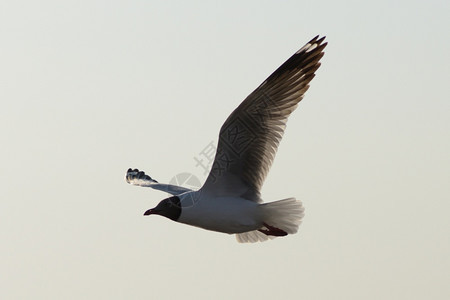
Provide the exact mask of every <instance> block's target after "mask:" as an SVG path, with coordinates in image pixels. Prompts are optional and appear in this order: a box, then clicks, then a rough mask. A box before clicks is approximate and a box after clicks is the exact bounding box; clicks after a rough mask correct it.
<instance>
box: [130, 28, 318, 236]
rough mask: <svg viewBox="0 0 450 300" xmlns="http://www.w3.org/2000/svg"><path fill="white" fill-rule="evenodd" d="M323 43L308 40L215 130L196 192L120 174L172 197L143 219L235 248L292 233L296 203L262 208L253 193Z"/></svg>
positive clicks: (297, 217)
mask: <svg viewBox="0 0 450 300" xmlns="http://www.w3.org/2000/svg"><path fill="white" fill-rule="evenodd" d="M324 39H325V37H322V38H319V36H316V37H314V38H313V39H312V40H311V41H309V42H308V43H307V44H306V45H305V46H303V47H302V48H301V49H300V50H298V51H297V52H295V53H294V55H292V56H291V57H290V58H289V59H288V60H287V61H286V62H285V63H284V64H282V65H281V66H280V67H279V68H278V69H277V70H276V71H275V72H273V73H272V74H271V75H270V76H269V77H268V78H267V79H266V80H265V81H264V82H263V83H262V84H261V85H260V86H259V87H257V88H256V90H254V91H253V92H252V93H251V94H250V95H249V96H248V97H247V98H246V99H245V100H244V101H243V102H242V103H241V104H240V105H239V106H238V107H237V108H236V109H235V110H234V111H233V112H232V113H231V115H230V116H229V117H228V119H227V120H226V121H225V123H224V124H223V125H222V127H221V129H220V132H219V141H218V145H217V150H216V155H215V158H214V162H213V164H212V167H211V171H210V173H209V175H208V177H207V179H206V181H205V183H204V184H203V186H202V187H201V188H200V189H199V190H197V191H194V190H191V189H188V188H185V187H182V186H176V185H172V184H162V183H159V182H157V181H156V180H154V179H152V178H151V177H150V176H148V175H146V174H145V173H144V172H142V171H140V170H138V169H131V168H130V169H128V171H127V174H126V177H125V179H126V181H127V182H128V183H130V184H133V185H137V186H142V187H151V188H154V189H157V190H161V191H164V192H167V193H169V194H171V195H172V196H171V197H169V198H166V199H164V200H162V201H161V202H159V204H158V205H157V206H156V207H155V208H152V209H149V210H147V211H146V212H145V213H144V215H160V216H164V217H167V218H169V219H171V220H173V221H176V222H179V223H184V224H188V225H192V226H196V227H200V228H203V229H207V230H212V231H218V232H223V233H228V234H236V239H237V241H238V242H241V243H245V242H257V241H265V240H268V239H272V238H274V237H280V236H286V235H288V234H294V233H296V232H297V231H298V227H299V225H300V223H301V221H302V218H303V216H304V208H303V205H302V203H301V201H299V200H296V199H295V198H288V199H283V200H278V201H274V202H269V203H263V201H262V198H261V193H260V191H261V187H262V185H263V183H264V180H265V178H266V176H267V173H268V172H269V169H270V166H271V165H272V162H273V160H274V157H275V154H276V151H277V148H278V145H279V143H280V141H281V138H282V136H283V133H284V130H285V128H286V122H287V120H288V117H289V115H290V114H291V113H292V112H293V111H294V110H295V108H296V107H297V105H298V103H299V102H300V101H301V100H302V99H303V96H304V94H305V92H306V91H307V90H308V88H309V83H310V81H311V80H312V79H313V78H314V76H315V75H314V72H315V71H316V70H317V69H318V68H319V67H320V62H319V61H320V59H321V58H322V56H323V55H324V52H323V50H324V48H325V46H326V45H327V43H326V42H325V43H324Z"/></svg>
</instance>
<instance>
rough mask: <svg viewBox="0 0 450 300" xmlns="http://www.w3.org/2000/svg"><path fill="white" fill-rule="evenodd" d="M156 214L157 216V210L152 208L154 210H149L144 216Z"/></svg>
mask: <svg viewBox="0 0 450 300" xmlns="http://www.w3.org/2000/svg"><path fill="white" fill-rule="evenodd" d="M154 214H156V210H155V209H154V208H152V209H149V210H147V211H146V212H145V213H144V216H148V215H154Z"/></svg>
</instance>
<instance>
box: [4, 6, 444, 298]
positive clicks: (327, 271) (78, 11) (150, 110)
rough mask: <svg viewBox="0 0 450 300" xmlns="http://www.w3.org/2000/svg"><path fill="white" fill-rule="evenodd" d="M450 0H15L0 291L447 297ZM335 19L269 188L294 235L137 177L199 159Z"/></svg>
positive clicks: (7, 24) (266, 193)
mask: <svg viewBox="0 0 450 300" xmlns="http://www.w3.org/2000/svg"><path fill="white" fill-rule="evenodd" d="M449 3H450V2H449V1H446V0H442V1H385V0H382V1H371V2H367V1H366V2H364V1H245V2H244V1H227V2H225V1H223V2H212V1H211V2H206V1H184V2H182V1H179V2H170V3H169V2H164V3H163V2H162V1H161V2H160V3H156V2H151V1H97V0H94V1H3V2H1V3H0V99H1V109H0V137H1V141H2V143H1V147H0V160H1V169H2V171H1V172H0V176H1V178H0V180H1V188H0V199H1V201H0V238H1V241H2V243H1V247H0V285H1V288H0V298H1V299H176V298H179V299H213V298H214V299H231V298H233V299H276V298H278V299H280V298H284V299H408V300H409V299H450V285H449V282H450V217H449V211H450V184H449V183H450V155H449V153H450V104H449V102H450V101H449V100H450V96H449V94H450V84H449V80H450V58H449V53H450V39H449V38H450V36H449V29H450V4H449ZM317 34H320V35H326V36H327V41H328V43H329V44H328V46H327V48H326V54H325V56H324V58H323V59H322V67H321V68H320V69H319V70H318V72H317V76H316V78H315V79H314V80H313V81H312V83H311V88H310V90H309V91H308V93H307V94H306V97H305V99H304V100H303V101H302V102H301V104H300V105H299V107H298V109H297V111H295V112H294V113H293V114H292V116H291V118H290V120H289V122H288V128H287V130H286V133H285V136H284V139H283V141H282V143H281V146H280V149H279V151H278V154H277V157H276V159H275V163H274V165H273V167H272V170H271V172H270V173H269V176H268V179H267V181H266V183H265V186H264V189H263V198H264V199H265V201H274V200H278V199H282V198H287V197H290V196H295V197H297V198H298V199H301V200H302V201H303V202H304V205H305V207H306V216H305V219H304V222H303V224H302V225H301V227H300V231H299V233H298V234H296V235H292V236H288V237H286V238H279V239H275V240H272V241H269V242H265V243H258V244H238V243H237V242H236V240H235V237H234V236H231V235H226V234H220V233H215V232H209V231H205V230H201V229H197V228H194V227H189V226H186V225H182V224H177V223H174V222H171V221H169V220H168V219H165V218H162V217H157V216H153V217H143V216H142V214H143V212H144V211H145V210H147V209H148V208H151V207H154V206H155V205H156V204H157V203H158V202H159V201H160V200H161V199H163V198H165V197H166V195H165V194H164V193H161V192H158V191H154V190H151V189H145V188H139V187H134V186H130V185H128V184H126V183H125V181H124V175H125V172H126V170H127V168H129V167H133V168H140V169H143V170H145V171H146V172H147V173H148V174H149V175H151V176H152V177H154V178H155V179H157V180H159V181H161V182H168V181H169V180H170V179H171V178H172V177H173V176H175V175H177V174H179V173H182V172H190V173H192V174H194V175H195V176H197V177H198V178H199V179H200V181H201V182H203V181H204V179H205V176H204V174H203V170H202V169H201V168H200V167H196V162H195V160H194V157H198V156H199V153H200V152H201V151H202V150H203V149H204V148H205V147H206V146H207V145H208V144H209V143H210V142H214V143H215V142H216V139H217V134H218V131H219V128H220V126H221V125H222V123H223V121H224V120H225V119H226V118H227V116H228V115H229V114H230V112H231V111H232V110H233V109H234V108H235V107H236V106H237V105H238V104H239V103H240V102H241V101H242V100H243V99H244V98H245V97H246V96H247V95H248V94H249V93H250V92H252V91H253V89H255V88H256V87H257V86H258V85H259V84H260V83H261V82H262V81H263V80H264V79H265V78H266V77H267V76H269V75H270V74H271V73H272V72H273V71H274V70H275V69H276V68H277V67H278V66H279V65H281V64H282V63H283V62H284V61H285V60H286V59H287V58H288V57H289V56H290V55H292V54H293V53H294V52H295V51H297V50H298V49H299V48H300V47H301V46H303V45H304V44H305V43H306V42H307V41H309V40H310V39H311V38H312V37H314V36H315V35H317Z"/></svg>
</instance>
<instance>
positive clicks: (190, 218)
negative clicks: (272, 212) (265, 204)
mask: <svg viewBox="0 0 450 300" xmlns="http://www.w3.org/2000/svg"><path fill="white" fill-rule="evenodd" d="M179 197H180V201H181V207H182V211H181V215H180V218H179V219H178V222H180V223H184V224H188V225H192V226H196V227H201V228H203V229H207V230H213V231H219V232H224V233H230V234H232V233H242V232H247V231H253V230H257V229H259V228H261V227H262V226H263V221H264V216H263V209H262V208H261V205H260V204H258V203H256V202H254V201H250V200H247V199H244V198H241V197H208V195H207V194H204V193H202V192H201V191H194V192H187V193H184V194H182V195H180V196H179Z"/></svg>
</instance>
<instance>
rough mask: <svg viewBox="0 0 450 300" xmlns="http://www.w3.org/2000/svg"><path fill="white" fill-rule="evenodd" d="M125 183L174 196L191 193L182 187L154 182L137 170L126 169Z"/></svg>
mask: <svg viewBox="0 0 450 300" xmlns="http://www.w3.org/2000/svg"><path fill="white" fill-rule="evenodd" d="M125 181H126V182H128V183H129V184H133V185H137V186H143V187H151V188H153V189H155V190H160V191H163V192H166V193H169V194H172V195H175V196H176V195H180V194H182V193H185V192H190V191H192V190H191V189H188V188H185V187H182V186H177V185H173V184H164V183H159V182H158V181H156V180H154V179H153V178H151V177H150V176H148V175H147V174H145V173H144V172H143V171H139V170H138V169H131V168H130V169H128V171H127V174H126V175H125Z"/></svg>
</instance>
